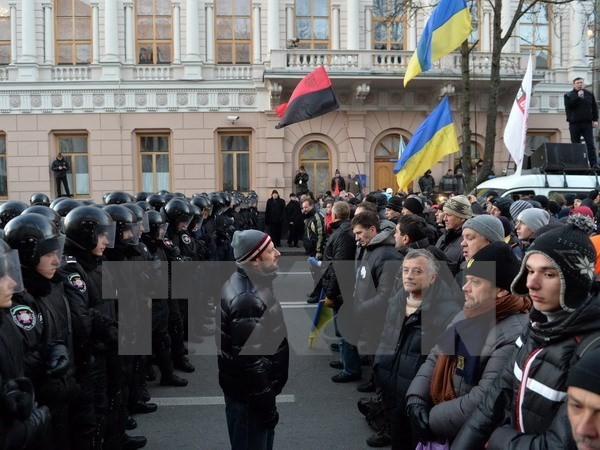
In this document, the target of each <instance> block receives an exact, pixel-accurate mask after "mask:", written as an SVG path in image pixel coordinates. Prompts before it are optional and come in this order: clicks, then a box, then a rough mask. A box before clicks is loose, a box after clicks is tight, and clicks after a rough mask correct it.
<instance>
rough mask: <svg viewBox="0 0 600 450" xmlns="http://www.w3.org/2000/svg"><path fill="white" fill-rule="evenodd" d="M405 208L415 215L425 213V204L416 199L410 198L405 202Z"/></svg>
mask: <svg viewBox="0 0 600 450" xmlns="http://www.w3.org/2000/svg"><path fill="white" fill-rule="evenodd" d="M403 206H404V207H405V208H406V209H408V210H409V211H410V212H411V213H413V214H421V213H422V212H423V203H421V200H419V199H418V198H416V197H409V198H407V199H406V200H404V204H403Z"/></svg>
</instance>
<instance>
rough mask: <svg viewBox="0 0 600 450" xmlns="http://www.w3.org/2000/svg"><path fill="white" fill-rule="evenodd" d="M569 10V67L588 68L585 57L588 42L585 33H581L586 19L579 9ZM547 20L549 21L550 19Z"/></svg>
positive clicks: (585, 26)
mask: <svg viewBox="0 0 600 450" xmlns="http://www.w3.org/2000/svg"><path fill="white" fill-rule="evenodd" d="M570 10H571V15H570V18H571V20H570V21H569V30H570V33H569V36H570V39H569V48H570V50H569V54H570V55H571V65H573V66H588V65H589V62H588V60H587V58H586V56H585V55H587V54H588V40H587V35H586V33H585V31H582V30H586V29H587V24H586V22H587V18H586V15H585V13H584V11H583V8H581V7H579V8H570ZM548 19H549V20H550V18H548ZM553 48H554V47H553Z"/></svg>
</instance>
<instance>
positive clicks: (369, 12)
mask: <svg viewBox="0 0 600 450" xmlns="http://www.w3.org/2000/svg"><path fill="white" fill-rule="evenodd" d="M372 20H373V7H372V6H367V7H365V49H366V50H372V47H373V30H372V28H373V25H371V21H372Z"/></svg>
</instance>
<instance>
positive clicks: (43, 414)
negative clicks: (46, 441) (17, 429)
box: [25, 406, 50, 443]
mask: <svg viewBox="0 0 600 450" xmlns="http://www.w3.org/2000/svg"><path fill="white" fill-rule="evenodd" d="M25 426H26V428H27V436H28V439H27V442H29V443H34V442H38V443H39V441H40V440H41V439H43V438H44V437H45V436H46V435H47V434H48V431H49V429H50V410H49V409H48V407H47V406H40V407H36V408H33V410H32V411H31V414H30V416H29V417H28V418H27V421H26V422H25Z"/></svg>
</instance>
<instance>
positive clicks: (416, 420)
mask: <svg viewBox="0 0 600 450" xmlns="http://www.w3.org/2000/svg"><path fill="white" fill-rule="evenodd" d="M429 409H430V408H429V406H427V405H425V404H423V403H412V404H410V405H408V406H407V407H406V412H407V413H408V417H409V418H410V425H411V428H412V431H413V433H414V434H415V436H416V437H417V439H418V440H419V441H420V442H423V443H426V442H429V441H431V440H432V439H433V433H432V432H431V428H429Z"/></svg>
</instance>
